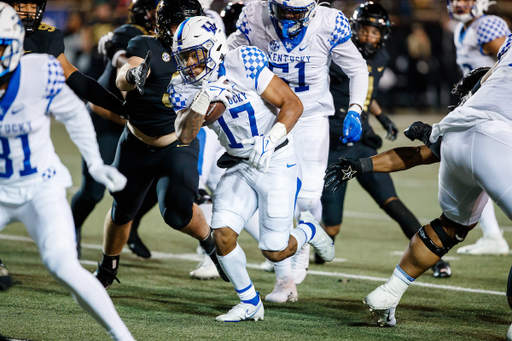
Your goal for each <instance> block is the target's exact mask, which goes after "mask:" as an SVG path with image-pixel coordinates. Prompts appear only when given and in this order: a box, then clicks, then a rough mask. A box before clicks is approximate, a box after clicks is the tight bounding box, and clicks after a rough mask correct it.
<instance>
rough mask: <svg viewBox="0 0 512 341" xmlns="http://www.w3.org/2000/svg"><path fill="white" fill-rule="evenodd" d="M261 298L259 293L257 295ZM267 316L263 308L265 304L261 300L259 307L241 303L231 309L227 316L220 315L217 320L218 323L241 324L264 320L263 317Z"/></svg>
mask: <svg viewBox="0 0 512 341" xmlns="http://www.w3.org/2000/svg"><path fill="white" fill-rule="evenodd" d="M256 294H257V295H258V298H259V295H260V294H259V293H258V292H257V293H256ZM264 314H265V309H264V308H263V302H261V298H259V300H258V304H257V305H253V304H250V303H244V302H240V303H238V304H237V305H235V306H234V307H233V308H231V310H230V311H228V312H227V314H224V315H219V316H217V317H216V318H215V320H216V321H220V322H240V321H243V320H254V321H258V320H263V315H264Z"/></svg>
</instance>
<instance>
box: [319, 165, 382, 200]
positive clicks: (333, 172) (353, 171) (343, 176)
mask: <svg viewBox="0 0 512 341" xmlns="http://www.w3.org/2000/svg"><path fill="white" fill-rule="evenodd" d="M339 160H340V163H335V164H333V165H330V166H329V167H327V169H326V170H325V176H324V181H325V184H324V187H325V188H328V187H330V186H331V185H332V186H333V187H332V189H331V193H334V192H336V191H337V190H338V188H340V186H341V185H345V183H346V182H347V181H348V180H351V179H353V178H355V177H356V176H359V175H361V174H363V173H368V172H371V171H373V162H372V159H370V158H362V159H358V160H355V159H346V158H344V157H340V159H339Z"/></svg>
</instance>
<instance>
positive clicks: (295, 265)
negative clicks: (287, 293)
mask: <svg viewBox="0 0 512 341" xmlns="http://www.w3.org/2000/svg"><path fill="white" fill-rule="evenodd" d="M309 250H310V246H309V244H304V246H303V247H302V249H301V250H300V251H299V253H296V254H295V255H293V256H292V275H293V280H294V282H295V284H301V283H302V282H303V281H304V279H305V278H306V275H307V274H308V267H309Z"/></svg>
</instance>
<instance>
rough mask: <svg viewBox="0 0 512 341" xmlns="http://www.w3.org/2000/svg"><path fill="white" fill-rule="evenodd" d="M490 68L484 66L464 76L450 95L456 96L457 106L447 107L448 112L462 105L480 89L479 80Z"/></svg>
mask: <svg viewBox="0 0 512 341" xmlns="http://www.w3.org/2000/svg"><path fill="white" fill-rule="evenodd" d="M489 69H490V67H487V66H484V67H479V68H476V69H473V70H471V71H470V72H468V73H467V74H465V75H464V76H463V77H462V78H461V79H460V80H459V81H458V82H457V84H455V85H454V87H453V89H452V92H451V94H452V95H454V96H457V97H458V99H456V101H457V105H453V104H452V105H449V106H448V110H450V111H453V110H454V109H455V108H457V107H458V106H461V105H463V104H464V103H466V101H467V100H468V99H469V98H470V97H471V96H472V95H473V94H474V93H475V92H476V91H477V90H478V89H479V88H480V85H481V84H480V80H481V79H482V77H483V76H484V75H485V74H486V73H487V71H489Z"/></svg>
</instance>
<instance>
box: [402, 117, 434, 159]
mask: <svg viewBox="0 0 512 341" xmlns="http://www.w3.org/2000/svg"><path fill="white" fill-rule="evenodd" d="M431 133H432V126H430V124H427V123H423V122H421V121H418V122H414V123H413V124H411V125H410V126H409V127H408V128H407V129H405V130H404V135H405V136H406V137H407V138H408V139H409V140H411V141H414V140H420V141H421V142H423V144H424V145H425V146H427V147H428V148H430V150H431V151H432V152H433V153H434V154H435V155H436V156H437V157H438V158H441V156H440V155H441V140H442V139H441V137H440V138H439V139H437V141H436V142H435V143H431V142H430V134H431Z"/></svg>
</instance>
